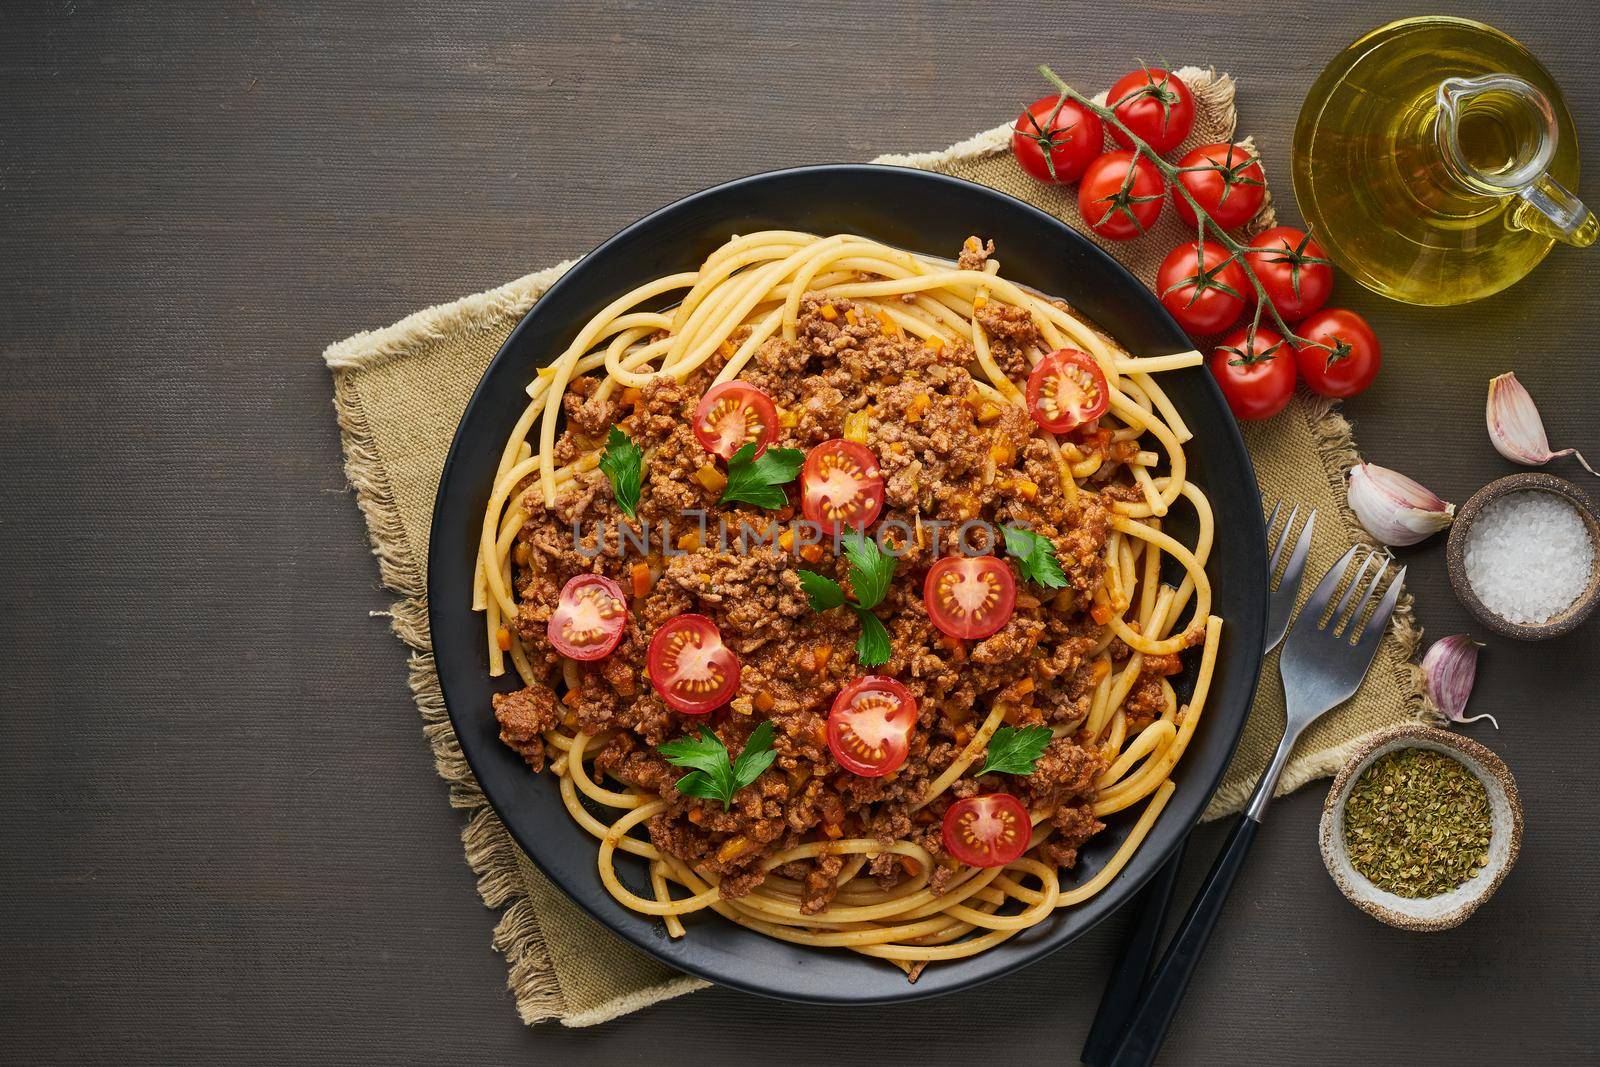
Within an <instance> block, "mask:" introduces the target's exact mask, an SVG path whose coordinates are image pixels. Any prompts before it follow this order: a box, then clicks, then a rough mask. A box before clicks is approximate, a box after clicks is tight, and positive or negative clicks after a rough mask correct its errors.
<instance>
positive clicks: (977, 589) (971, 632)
mask: <svg viewBox="0 0 1600 1067" xmlns="http://www.w3.org/2000/svg"><path fill="white" fill-rule="evenodd" d="M922 602H923V603H924V604H926V605H927V608H928V618H930V619H932V620H933V624H934V625H935V626H937V627H938V628H939V629H940V630H942V631H943V632H945V633H947V634H949V635H950V636H951V637H959V638H962V639H963V640H973V639H976V638H980V637H988V636H989V635H990V634H994V633H998V632H999V630H1000V628H1001V627H1002V626H1004V625H1005V624H1006V621H1007V620H1009V619H1010V618H1011V609H1012V608H1014V607H1015V606H1016V603H1017V580H1016V578H1015V577H1013V576H1012V574H1011V568H1010V567H1009V566H1008V565H1007V564H1006V562H1005V561H1004V560H1001V559H996V558H995V557H993V556H971V557H968V556H946V557H944V559H941V560H940V561H939V562H937V563H935V564H934V565H933V566H932V567H929V568H928V577H927V579H926V580H925V581H924V582H923V583H922Z"/></svg>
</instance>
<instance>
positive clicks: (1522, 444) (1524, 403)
mask: <svg viewBox="0 0 1600 1067" xmlns="http://www.w3.org/2000/svg"><path fill="white" fill-rule="evenodd" d="M1485 416H1486V418H1487V420H1488V423H1489V440H1490V441H1492V442H1493V443H1494V450H1495V451H1496V452H1498V453H1500V454H1501V455H1502V456H1504V457H1506V458H1507V459H1509V460H1510V461H1511V462H1513V463H1521V464H1523V465H1524V466H1528V467H1542V466H1544V465H1545V464H1546V463H1549V462H1550V461H1551V460H1552V459H1555V458H1556V457H1557V456H1577V457H1578V462H1579V463H1582V464H1583V469H1584V470H1586V471H1588V472H1589V473H1590V474H1600V471H1596V470H1595V469H1594V468H1593V467H1591V466H1589V461H1588V460H1586V459H1584V458H1583V454H1582V453H1580V452H1579V451H1578V450H1577V449H1576V448H1563V449H1562V450H1561V451H1559V452H1552V451H1550V439H1549V438H1548V437H1547V436H1545V432H1544V420H1543V419H1541V418H1540V417H1539V409H1538V407H1537V406H1535V405H1534V402H1533V397H1532V396H1530V395H1529V394H1528V390H1527V389H1526V388H1525V387H1524V386H1523V384H1522V383H1521V382H1519V381H1517V376H1516V375H1515V374H1513V373H1511V372H1510V371H1507V372H1506V373H1505V374H1502V375H1500V377H1498V378H1493V379H1490V381H1489V402H1488V405H1487V408H1486V411H1485Z"/></svg>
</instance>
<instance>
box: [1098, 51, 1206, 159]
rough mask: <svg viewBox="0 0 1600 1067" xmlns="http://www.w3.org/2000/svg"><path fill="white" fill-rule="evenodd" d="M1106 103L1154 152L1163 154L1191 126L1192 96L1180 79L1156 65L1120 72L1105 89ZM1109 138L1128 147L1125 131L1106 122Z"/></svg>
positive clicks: (1186, 133) (1128, 141)
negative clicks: (1124, 72) (1121, 74)
mask: <svg viewBox="0 0 1600 1067" xmlns="http://www.w3.org/2000/svg"><path fill="white" fill-rule="evenodd" d="M1106 106H1107V107H1109V108H1110V109H1111V110H1112V111H1113V112H1115V113H1116V116H1117V118H1119V119H1121V120H1122V123H1123V125H1125V126H1127V127H1128V129H1130V130H1132V131H1133V132H1134V133H1135V134H1137V135H1138V137H1139V138H1140V139H1141V140H1143V141H1144V143H1145V144H1147V145H1149V146H1150V147H1151V148H1154V149H1155V150H1156V152H1157V153H1159V154H1161V155H1166V154H1167V153H1168V152H1170V151H1172V150H1173V149H1174V148H1177V147H1178V146H1179V145H1180V144H1182V143H1183V139H1184V138H1185V137H1187V136H1189V131H1190V130H1191V129H1193V128H1194V96H1193V95H1192V94H1191V93H1190V92H1189V87H1188V86H1187V85H1185V84H1183V79H1181V78H1179V77H1178V76H1177V75H1176V74H1173V73H1171V72H1170V71H1165V70H1162V69H1161V68H1160V67H1145V68H1144V69H1143V70H1136V71H1134V72H1133V73H1132V74H1126V75H1123V77H1122V78H1120V79H1119V80H1118V81H1117V83H1116V84H1115V85H1113V86H1112V87H1111V88H1110V90H1109V91H1108V92H1107V93H1106ZM1108 129H1109V130H1110V132H1111V139H1112V140H1113V141H1116V142H1117V143H1118V144H1119V145H1121V146H1122V147H1123V148H1132V147H1133V142H1132V141H1130V140H1128V135H1127V134H1125V133H1123V132H1122V131H1121V130H1119V129H1117V128H1116V127H1115V126H1110V127H1108Z"/></svg>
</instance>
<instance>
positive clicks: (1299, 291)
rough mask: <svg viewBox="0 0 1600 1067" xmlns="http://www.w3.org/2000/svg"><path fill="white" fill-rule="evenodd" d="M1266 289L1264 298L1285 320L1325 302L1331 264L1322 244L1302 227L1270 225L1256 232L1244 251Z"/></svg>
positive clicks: (1295, 319) (1301, 315)
mask: <svg viewBox="0 0 1600 1067" xmlns="http://www.w3.org/2000/svg"><path fill="white" fill-rule="evenodd" d="M1246 254H1247V255H1248V256H1249V259H1250V266H1251V268H1252V269H1254V271H1255V273H1256V277H1257V278H1258V279H1259V280H1260V282H1261V288H1263V289H1265V290H1266V291H1267V299H1268V300H1270V301H1272V306H1273V307H1275V308H1277V309H1278V314H1280V315H1282V316H1283V320H1284V321H1285V322H1299V321H1300V320H1301V319H1303V318H1305V317H1306V316H1307V315H1309V314H1311V313H1312V312H1313V311H1315V310H1317V309H1318V308H1320V307H1321V306H1322V305H1323V304H1326V303H1327V302H1328V296H1329V294H1331V293H1332V292H1333V267H1331V266H1330V265H1329V263H1328V259H1327V257H1326V256H1324V255H1323V253H1322V246H1321V245H1319V244H1317V242H1315V241H1313V240H1312V239H1311V237H1310V236H1309V235H1308V234H1307V233H1306V232H1305V231H1304V230H1297V229H1295V228H1294V227H1293V226H1274V227H1273V228H1272V229H1270V230H1264V231H1263V232H1261V233H1259V234H1257V235H1256V237H1255V239H1254V240H1252V241H1251V242H1250V251H1249V252H1248V253H1246Z"/></svg>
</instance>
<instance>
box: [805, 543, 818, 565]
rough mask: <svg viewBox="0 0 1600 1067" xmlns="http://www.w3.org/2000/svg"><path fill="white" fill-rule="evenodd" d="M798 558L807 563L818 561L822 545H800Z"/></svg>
mask: <svg viewBox="0 0 1600 1067" xmlns="http://www.w3.org/2000/svg"><path fill="white" fill-rule="evenodd" d="M800 558H801V559H803V560H805V561H806V562H807V563H816V562H818V561H820V560H821V559H822V546H821V545H802V546H800Z"/></svg>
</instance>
